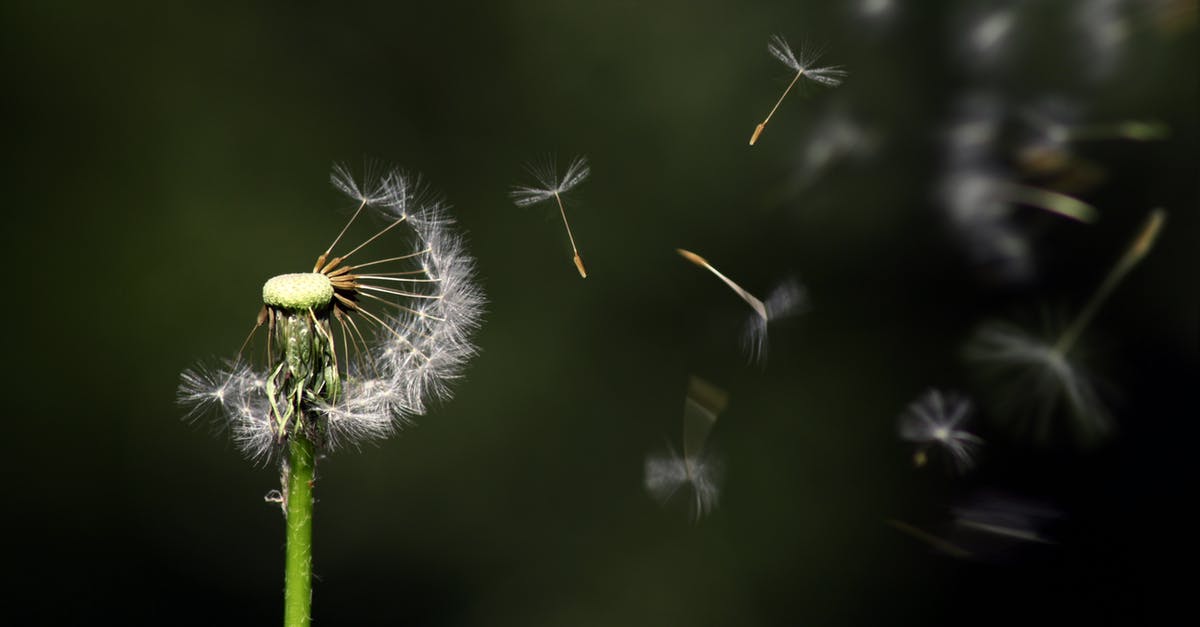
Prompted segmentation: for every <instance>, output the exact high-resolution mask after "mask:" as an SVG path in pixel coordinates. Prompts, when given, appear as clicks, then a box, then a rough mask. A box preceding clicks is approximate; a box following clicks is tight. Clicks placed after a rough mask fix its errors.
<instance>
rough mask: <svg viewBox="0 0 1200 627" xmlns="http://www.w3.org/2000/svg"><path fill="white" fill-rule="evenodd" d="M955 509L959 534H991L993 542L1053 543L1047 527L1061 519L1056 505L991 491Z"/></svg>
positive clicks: (954, 513) (953, 510) (955, 521)
mask: <svg viewBox="0 0 1200 627" xmlns="http://www.w3.org/2000/svg"><path fill="white" fill-rule="evenodd" d="M951 512H952V514H953V515H954V524H955V526H956V527H958V528H959V531H960V533H959V535H963V536H966V535H967V534H965V533H962V532H964V531H965V532H970V533H971V534H975V535H984V536H990V539H992V540H993V541H999V542H1001V543H1003V544H1013V543H1018V542H1032V543H1037V544H1053V541H1052V540H1051V539H1050V538H1049V537H1048V536H1047V532H1046V528H1047V527H1048V526H1049V524H1050V523H1052V522H1053V521H1055V520H1057V519H1059V518H1061V514H1060V513H1059V512H1058V511H1057V510H1055V509H1053V508H1050V507H1046V506H1044V505H1038V504H1035V503H1032V502H1029V501H1025V500H1021V499H1016V498H1012V497H1008V496H1002V495H999V494H994V493H990V492H989V493H984V494H982V495H979V496H976V497H974V498H972V499H971V500H970V501H969V502H967V503H966V504H964V505H962V506H959V507H955V508H953V509H952V510H951ZM982 539H983V538H980V540H982Z"/></svg>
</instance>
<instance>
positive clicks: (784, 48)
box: [750, 35, 847, 146]
mask: <svg viewBox="0 0 1200 627" xmlns="http://www.w3.org/2000/svg"><path fill="white" fill-rule="evenodd" d="M767 52H769V53H771V56H773V57H775V58H776V59H779V62H780V63H783V64H784V65H786V66H788V67H789V68H791V69H792V71H794V72H795V73H796V76H795V78H793V79H792V82H791V83H788V86H787V89H784V90H783V94H781V95H780V96H779V100H777V101H775V106H774V107H771V112H770V113H768V114H767V117H766V118H765V119H764V120H763V121H762V123H760V124H759V125H758V126H756V127H754V134H752V135H751V136H750V145H751V146H753V145H754V143H755V142H757V141H758V136H759V135H762V132H763V129H764V128H766V127H767V123H768V122H770V121H771V116H773V115H775V111H776V110H777V109H779V105H780V104H783V99H784V98H786V97H787V95H788V92H790V91H792V87H795V86H796V83H797V82H798V81H799V80H800V77H801V76H803V77H806V78H808V80H810V81H813V82H815V83H820V84H822V85H826V86H828V87H837V86H838V85H841V84H842V79H844V78H845V77H846V75H847V72H846V71H845V70H843V69H841V67H840V66H836V65H830V66H825V67H814V66H815V65H816V63H817V61H819V60H820V58H821V53H820V51H819V50H805V49H803V48H801V50H800V56H799V57H797V56H796V54H795V53H794V52H792V48H791V46H789V45H788V43H787V42H786V41H784V39H783V37H780V36H779V35H772V36H771V40H770V41H769V42H768V43H767Z"/></svg>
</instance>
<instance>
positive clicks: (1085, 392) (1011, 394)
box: [964, 209, 1166, 444]
mask: <svg viewBox="0 0 1200 627" xmlns="http://www.w3.org/2000/svg"><path fill="white" fill-rule="evenodd" d="M1165 220H1166V213H1165V212H1164V211H1163V210H1162V209H1155V210H1153V211H1151V212H1150V215H1149V216H1148V217H1147V218H1146V220H1145V222H1144V224H1143V226H1142V228H1141V230H1140V231H1139V232H1138V234H1137V236H1136V237H1135V238H1134V239H1133V242H1132V243H1131V244H1130V246H1129V248H1128V249H1127V250H1126V251H1125V253H1124V254H1123V255H1122V256H1121V258H1120V259H1118V260H1117V262H1116V264H1114V265H1113V267H1112V269H1111V270H1110V271H1109V273H1108V275H1107V276H1105V278H1104V281H1103V282H1101V284H1100V286H1099V287H1098V288H1097V289H1096V291H1095V292H1094V293H1093V294H1092V296H1091V298H1090V299H1089V300H1088V301H1087V303H1086V304H1085V305H1084V307H1083V308H1082V309H1081V310H1080V311H1079V313H1078V314H1077V315H1076V316H1075V318H1074V319H1073V320H1072V321H1071V322H1070V324H1068V325H1067V326H1066V327H1065V328H1064V329H1063V331H1062V332H1061V333H1060V334H1058V336H1057V337H1056V338H1054V339H1052V340H1050V341H1047V340H1044V339H1042V338H1040V337H1036V336H1034V335H1032V334H1030V333H1028V332H1026V331H1025V330H1023V329H1021V328H1019V327H1017V326H1015V325H1012V324H1008V323H997V322H991V323H986V324H984V325H982V326H981V327H980V328H979V330H978V331H976V332H975V334H974V335H973V337H972V339H971V340H970V341H969V342H968V343H967V346H966V349H965V352H964V356H965V357H966V359H967V361H968V362H969V363H971V364H972V365H973V366H975V367H976V368H977V369H978V370H979V372H980V374H981V375H983V376H984V377H985V378H987V379H991V380H993V381H994V383H995V389H994V390H993V393H994V394H995V396H996V398H997V399H998V402H997V403H996V406H997V407H996V409H997V410H998V413H999V414H1000V415H1001V417H1003V418H1006V419H1008V420H1010V421H1011V422H1012V426H1013V430H1014V431H1017V432H1021V431H1025V430H1027V429H1029V428H1030V426H1032V430H1033V435H1034V438H1035V440H1038V441H1041V442H1045V441H1046V440H1048V439H1049V437H1050V431H1051V419H1052V418H1053V415H1054V413H1055V411H1056V410H1057V409H1058V407H1059V406H1060V404H1065V406H1066V407H1065V408H1066V410H1067V412H1068V415H1069V417H1070V418H1071V419H1072V425H1073V427H1074V432H1075V435H1076V438H1077V440H1078V441H1079V442H1081V443H1084V444H1087V443H1091V442H1094V441H1096V440H1098V439H1100V438H1101V437H1103V436H1106V435H1108V433H1109V432H1110V431H1111V430H1112V427H1113V425H1112V418H1111V416H1110V415H1109V414H1108V411H1107V410H1106V408H1105V407H1104V404H1103V403H1102V401H1101V400H1100V396H1099V394H1098V393H1097V392H1096V390H1095V387H1094V385H1093V384H1092V381H1091V379H1090V377H1089V376H1088V374H1087V372H1086V371H1085V369H1084V367H1083V366H1082V364H1081V363H1080V361H1079V359H1078V355H1077V351H1075V348H1076V345H1077V344H1078V341H1079V339H1080V336H1081V335H1082V334H1083V331H1084V329H1086V328H1087V325H1088V324H1089V323H1090V322H1091V320H1092V318H1094V317H1095V315H1096V313H1097V311H1099V309H1100V306H1101V305H1102V304H1103V303H1104V301H1105V300H1106V299H1107V298H1108V296H1109V295H1110V294H1111V293H1112V292H1113V290H1114V289H1115V288H1116V287H1117V285H1118V284H1120V282H1121V280H1122V279H1123V278H1124V277H1125V275H1127V274H1128V273H1129V272H1130V271H1131V270H1133V268H1134V267H1136V266H1137V264H1138V263H1139V262H1140V261H1141V260H1142V259H1143V258H1145V256H1146V255H1147V254H1148V253H1149V252H1150V250H1151V249H1152V248H1153V246H1154V242H1155V241H1156V240H1157V238H1158V235H1159V233H1160V232H1161V231H1162V228H1163V225H1164V223H1165Z"/></svg>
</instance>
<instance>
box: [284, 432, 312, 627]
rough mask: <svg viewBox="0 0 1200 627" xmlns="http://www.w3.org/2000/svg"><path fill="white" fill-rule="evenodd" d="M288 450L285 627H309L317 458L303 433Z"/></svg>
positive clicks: (292, 439)
mask: <svg viewBox="0 0 1200 627" xmlns="http://www.w3.org/2000/svg"><path fill="white" fill-rule="evenodd" d="M289 440H290V444H289V446H288V474H287V479H286V481H287V566H286V570H285V575H284V578H285V583H284V598H283V604H284V613H283V624H284V627H308V625H309V620H310V615H311V608H312V513H313V476H314V470H315V468H316V457H315V455H314V454H313V443H312V442H310V441H309V440H308V438H306V437H304V435H303V433H301V432H300V431H299V430H297V431H296V432H293V433H292V434H291V435H290V437H289Z"/></svg>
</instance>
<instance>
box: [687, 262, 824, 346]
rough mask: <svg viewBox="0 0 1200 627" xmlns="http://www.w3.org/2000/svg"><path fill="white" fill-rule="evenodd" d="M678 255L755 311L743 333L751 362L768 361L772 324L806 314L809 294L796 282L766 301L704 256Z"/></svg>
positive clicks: (789, 281) (781, 286)
mask: <svg viewBox="0 0 1200 627" xmlns="http://www.w3.org/2000/svg"><path fill="white" fill-rule="evenodd" d="M675 252H677V253H679V255H680V256H681V257H683V258H684V259H687V260H688V261H690V262H692V263H693V264H695V265H697V266H699V267H701V268H704V269H706V270H708V271H709V272H711V273H713V275H715V276H716V277H717V278H718V279H721V281H722V282H723V283H725V285H727V286H729V289H731V290H733V293H734V294H737V295H738V297H739V298H741V299H742V300H743V301H744V302H745V303H746V304H747V305H749V306H750V309H752V310H753V311H754V315H752V316H751V317H750V318H749V319H748V320H747V321H746V326H745V328H744V329H743V331H742V348H743V350H745V351H746V354H747V357H748V358H749V359H750V361H752V362H758V363H761V362H762V360H764V359H765V358H766V355H767V327H768V325H769V324H770V323H771V322H774V321H776V320H782V319H784V318H787V317H790V316H794V315H796V314H799V313H803V312H804V311H806V310H807V308H808V293H807V291H806V290H805V289H804V286H803V285H801V284H800V282H799V281H797V280H796V279H793V278H788V279H785V280H784V281H783V282H782V283H780V284H779V285H778V286H776V287H775V289H773V290H771V293H770V295H769V296H767V300H766V301H765V302H764V301H762V300H759V299H758V297H757V296H755V295H754V294H751V293H750V292H748V291H746V290H745V289H743V288H742V286H740V285H738V284H737V283H735V282H734V281H733V279H730V278H729V277H727V276H725V275H724V274H723V273H721V271H720V270H717V269H716V268H715V267H713V265H712V264H710V263H709V262H708V261H707V260H706V259H704V257H701V256H700V255H697V254H696V253H694V252H691V251H690V250H684V249H682V248H676V249H675Z"/></svg>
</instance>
